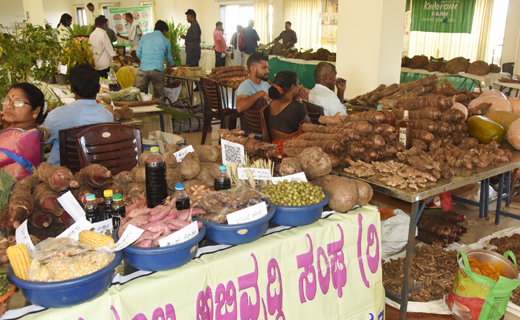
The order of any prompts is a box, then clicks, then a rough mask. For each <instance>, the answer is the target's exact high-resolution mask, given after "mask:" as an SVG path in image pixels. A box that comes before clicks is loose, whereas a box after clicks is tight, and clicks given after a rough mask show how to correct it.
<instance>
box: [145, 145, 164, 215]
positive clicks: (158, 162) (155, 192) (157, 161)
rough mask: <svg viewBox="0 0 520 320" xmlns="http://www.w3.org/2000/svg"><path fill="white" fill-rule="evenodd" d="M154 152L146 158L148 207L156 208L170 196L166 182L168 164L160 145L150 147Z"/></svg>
mask: <svg viewBox="0 0 520 320" xmlns="http://www.w3.org/2000/svg"><path fill="white" fill-rule="evenodd" d="M150 151H151V152H152V154H151V155H150V156H149V157H148V158H146V162H145V173H146V203H147V205H148V208H155V207H156V206H158V205H160V204H161V203H162V202H163V201H164V199H166V197H168V184H167V183H166V164H165V163H164V159H163V157H162V156H161V154H160V153H159V148H158V147H152V148H151V149H150Z"/></svg>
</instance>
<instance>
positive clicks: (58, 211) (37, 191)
mask: <svg viewBox="0 0 520 320" xmlns="http://www.w3.org/2000/svg"><path fill="white" fill-rule="evenodd" d="M33 195H34V198H35V199H36V201H37V202H38V205H39V206H40V208H41V210H42V211H43V212H45V213H51V214H52V215H54V216H56V217H59V216H61V215H62V214H63V208H62V207H61V205H60V204H59V202H58V197H59V196H60V194H59V192H57V191H54V190H52V189H51V188H50V187H49V186H48V185H47V184H46V183H40V184H39V185H37V186H36V187H35V188H34V192H33Z"/></svg>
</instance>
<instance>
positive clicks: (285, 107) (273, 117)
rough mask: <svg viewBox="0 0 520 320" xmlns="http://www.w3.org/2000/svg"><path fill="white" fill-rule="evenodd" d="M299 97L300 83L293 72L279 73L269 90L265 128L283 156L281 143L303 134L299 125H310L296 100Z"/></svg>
mask: <svg viewBox="0 0 520 320" xmlns="http://www.w3.org/2000/svg"><path fill="white" fill-rule="evenodd" d="M299 95H300V81H299V80H298V75H297V74H296V73H295V72H293V71H280V72H278V73H277V74H276V75H275V76H274V84H273V85H272V86H271V87H270V88H269V97H270V98H271V99H272V101H271V103H270V104H269V109H268V120H267V124H268V125H267V126H268V128H269V134H270V135H271V140H272V141H273V143H274V144H276V145H278V150H279V151H280V154H281V155H282V156H284V154H283V143H284V142H285V141H287V140H290V139H292V138H295V137H297V136H299V135H300V134H302V133H303V131H302V130H301V125H302V124H304V123H311V120H310V119H309V116H307V113H306V112H305V107H304V106H303V104H301V103H300V102H299V101H297V100H296V99H297V98H298V96H299Z"/></svg>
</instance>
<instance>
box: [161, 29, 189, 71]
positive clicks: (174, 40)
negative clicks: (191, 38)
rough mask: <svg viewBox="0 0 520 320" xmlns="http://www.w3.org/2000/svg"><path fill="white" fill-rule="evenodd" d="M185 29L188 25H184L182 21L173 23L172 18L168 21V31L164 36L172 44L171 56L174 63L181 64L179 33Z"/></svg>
mask: <svg viewBox="0 0 520 320" xmlns="http://www.w3.org/2000/svg"><path fill="white" fill-rule="evenodd" d="M187 30H188V26H185V25H183V24H182V23H178V24H177V25H175V22H174V21H173V20H172V21H170V22H168V32H166V34H165V35H164V36H165V37H166V38H167V39H168V40H170V44H171V46H172V57H173V60H174V61H175V64H176V65H180V64H181V45H180V44H179V42H180V39H181V35H182V34H185V33H186V31H187Z"/></svg>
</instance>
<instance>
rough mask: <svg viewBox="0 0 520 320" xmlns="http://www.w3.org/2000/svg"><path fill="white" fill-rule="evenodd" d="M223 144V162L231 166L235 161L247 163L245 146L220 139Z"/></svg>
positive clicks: (242, 163)
mask: <svg viewBox="0 0 520 320" xmlns="http://www.w3.org/2000/svg"><path fill="white" fill-rule="evenodd" d="M220 144H221V146H222V164H223V165H225V166H230V165H232V164H233V162H234V163H236V164H237V165H239V164H241V165H245V164H246V161H245V156H244V154H245V152H244V146H243V145H241V144H238V143H234V142H230V141H227V140H224V139H221V140H220Z"/></svg>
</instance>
